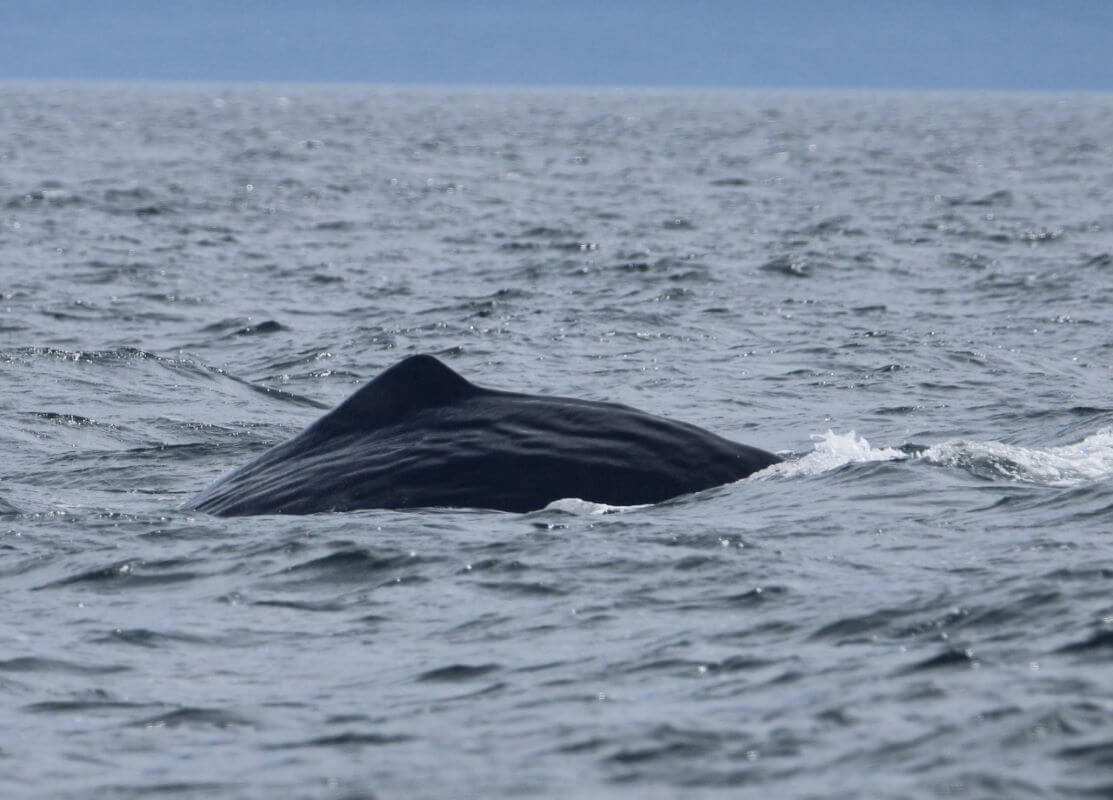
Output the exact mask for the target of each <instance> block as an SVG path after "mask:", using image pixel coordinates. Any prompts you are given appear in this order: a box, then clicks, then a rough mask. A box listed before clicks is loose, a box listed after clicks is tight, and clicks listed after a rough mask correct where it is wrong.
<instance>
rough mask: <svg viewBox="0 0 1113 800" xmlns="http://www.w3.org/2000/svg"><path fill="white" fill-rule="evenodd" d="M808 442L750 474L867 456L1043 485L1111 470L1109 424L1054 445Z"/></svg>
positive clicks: (794, 472)
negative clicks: (801, 450) (805, 449)
mask: <svg viewBox="0 0 1113 800" xmlns="http://www.w3.org/2000/svg"><path fill="white" fill-rule="evenodd" d="M812 440H813V441H814V448H813V450H812V451H811V452H810V453H806V454H805V455H803V456H801V457H799V458H795V459H792V458H789V459H786V460H785V461H783V462H781V463H780V464H774V465H773V466H771V467H768V468H767V469H764V470H762V471H761V472H759V473H756V474H754V475H752V476H750V479H751V480H767V479H770V478H797V477H807V476H811V475H819V474H821V473H824V472H830V471H831V470H835V469H838V468H840V467H843V466H845V465H847V464H853V463H864V462H870V461H924V462H927V463H929V464H934V465H937V466H942V467H957V468H959V469H962V470H965V471H967V472H970V473H971V474H974V475H977V476H980V477H984V478H991V479H992V478H1006V479H1008V480H1013V481H1020V482H1023V483H1035V484H1042V485H1045V486H1075V485H1077V484H1080V483H1087V482H1090V481H1097V480H1101V479H1103V478H1107V477H1110V476H1113V428H1103V429H1102V430H1099V431H1097V432H1095V433H1093V434H1091V435H1089V436H1087V437H1086V438H1084V439H1082V440H1081V441H1080V442H1077V443H1075V444H1067V445H1061V446H1059V447H1047V448H1040V447H1022V446H1020V445H1012V444H1005V443H1004V442H971V441H965V440H962V439H956V440H951V441H946V442H942V443H940V444H935V445H931V446H926V447H924V446H919V445H911V444H909V445H903V446H902V447H899V448H894V447H873V446H872V445H871V444H870V443H869V441H868V440H866V439H865V438H864V437H862V436H858V435H857V433H856V432H854V431H849V432H847V433H835V432H834V431H831V430H828V431H827V432H826V433H824V434H813V435H812Z"/></svg>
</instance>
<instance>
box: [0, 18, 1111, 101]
mask: <svg viewBox="0 0 1113 800" xmlns="http://www.w3.org/2000/svg"><path fill="white" fill-rule="evenodd" d="M0 78H84V79H97V78H110V79H138V80H167V79H172V80H202V81H208V80H232V81H258V80H266V81H356V82H372V83H436V84H444V83H466V84H537V85H554V84H555V85H590V86H595V85H619V86H743V87H746V86H755V87H878V88H1001V89H1098V90H1107V91H1108V90H1113V0H1058V2H1056V1H1055V0H964V1H959V0H933V1H932V0H924V1H923V2H920V1H918V0H917V1H915V2H913V0H827V1H826V2H825V1H824V0H750V1H747V0H735V2H729V1H728V0H672V1H671V2H665V1H664V0H560V1H559V2H558V0H408V2H407V1H406V0H364V1H363V2H358V1H357V0H84V2H83V1H82V0H21V1H18V0H0Z"/></svg>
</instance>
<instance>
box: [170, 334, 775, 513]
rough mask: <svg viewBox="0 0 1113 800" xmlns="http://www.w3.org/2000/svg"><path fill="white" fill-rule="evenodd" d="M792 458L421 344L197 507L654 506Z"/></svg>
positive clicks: (222, 482)
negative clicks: (533, 389) (545, 386)
mask: <svg viewBox="0 0 1113 800" xmlns="http://www.w3.org/2000/svg"><path fill="white" fill-rule="evenodd" d="M780 460H781V459H780V458H779V457H778V456H776V455H774V454H773V453H768V452H766V451H764V450H760V449H758V448H756V447H749V446H747V445H743V444H738V443H736V442H732V441H730V440H728V439H724V438H722V437H720V436H717V435H715V434H713V433H710V432H708V431H705V430H702V429H701V428H698V427H696V426H695V425H690V424H687V423H684V422H677V421H674V420H670V419H666V418H664V417H659V416H654V415H653V414H649V413H646V412H644V411H639V410H638V409H635V408H631V407H629V406H625V405H619V404H616V403H607V402H599V401H595V400H582V399H577V398H571V397H554V396H547V395H532V394H518V393H515V392H508V391H501V390H497V389H487V388H483V387H480V386H476V385H475V384H473V383H471V382H470V381H468V380H467V379H465V378H464V377H463V376H461V375H459V374H457V373H456V372H455V371H453V370H452V369H451V368H450V367H448V366H447V365H445V364H444V363H442V362H441V361H439V360H438V359H437V358H435V357H434V356H431V355H414V356H410V357H408V358H406V359H404V360H402V361H400V362H398V363H397V364H395V365H393V366H391V367H389V368H388V369H386V370H385V371H384V372H382V373H381V374H380V375H379V376H378V377H376V378H375V379H374V380H372V381H371V382H369V383H367V384H366V385H364V386H363V387H362V388H360V389H359V390H358V391H356V392H355V394H353V395H351V396H350V397H349V398H348V399H347V400H345V401H344V402H342V403H341V404H340V405H339V406H337V407H336V408H335V409H333V410H332V411H330V412H329V413H328V414H326V415H325V416H323V417H321V418H320V419H318V420H317V421H316V422H314V423H312V424H311V425H310V426H309V427H308V428H306V429H305V430H304V431H302V432H301V433H299V434H298V435H297V436H294V437H293V438H292V439H289V440H288V441H285V442H282V443H280V444H278V445H275V446H274V447H272V448H271V449H269V450H267V451H265V452H264V453H262V454H261V455H260V456H259V457H258V458H256V459H255V460H254V461H252V462H250V463H248V464H246V465H244V466H242V467H240V468H239V469H237V470H235V471H234V472H232V473H230V474H228V475H226V476H225V477H223V478H221V479H219V480H218V481H217V482H216V483H214V484H213V485H212V486H210V487H209V488H207V489H205V490H204V491H202V492H201V493H200V494H198V495H196V496H195V497H193V498H192V499H191V500H189V501H187V502H186V503H185V504H184V506H183V508H184V509H186V510H193V511H199V512H203V513H208V514H213V515H217V516H245V515H259V514H313V513H318V512H337V511H355V510H360V509H421V508H463V509H490V510H494V511H508V512H516V513H525V512H530V511H537V510H539V509H543V508H545V507H546V506H548V505H549V504H551V503H552V502H554V501H556V500H561V499H567V498H575V499H579V500H584V501H588V502H592V503H600V504H605V505H609V506H641V505H648V504H652V503H659V502H662V501H664V500H668V499H671V498H674V497H679V496H681V495H686V494H691V493H693V492H699V491H702V490H704V489H709V488H711V487H714V486H720V485H722V484H726V483H732V482H734V481H737V480H740V479H742V478H745V477H747V476H749V475H751V474H753V473H754V472H757V471H758V470H761V469H764V468H766V467H768V466H770V465H772V464H775V463H777V462H779V461H780Z"/></svg>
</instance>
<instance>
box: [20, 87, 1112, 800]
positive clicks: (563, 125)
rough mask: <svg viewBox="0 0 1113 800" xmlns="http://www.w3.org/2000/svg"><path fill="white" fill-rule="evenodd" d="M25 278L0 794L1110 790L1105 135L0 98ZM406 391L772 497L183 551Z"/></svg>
mask: <svg viewBox="0 0 1113 800" xmlns="http://www.w3.org/2000/svg"><path fill="white" fill-rule="evenodd" d="M0 254H2V256H0V257H2V262H0V269H2V276H3V277H2V283H0V312H2V316H0V355H2V358H0V380H2V386H3V391H2V392H0V404H2V416H3V419H4V425H3V426H2V428H0V437H2V453H3V463H2V467H0V470H2V475H3V479H2V481H0V532H2V539H0V598H2V603H3V609H4V613H3V616H2V621H0V794H2V795H3V796H4V797H26V798H102V797H123V798H127V797H160V798H161V797H180V798H193V797H197V798H202V797H204V798H209V797H237V798H239V797H244V798H270V797H288V798H357V797H360V798H367V797H377V798H445V797H452V798H457V797H458V798H480V797H524V796H537V797H553V798H565V797H608V798H610V797H614V798H618V797H632V798H633V797H637V798H641V797H727V796H730V797H734V796H760V797H801V798H803V797H808V798H842V797H847V798H849V797H885V798H899V797H934V796H957V797H964V798H970V797H1008V798H1027V797H1096V796H1109V795H1110V794H1111V793H1113V672H1111V670H1110V666H1111V661H1113V599H1111V592H1110V590H1111V589H1113V541H1111V539H1110V527H1111V525H1113V401H1111V400H1110V396H1109V395H1110V392H1109V387H1110V379H1111V368H1113V334H1111V332H1110V322H1111V321H1113V97H1109V96H1101V95H1054V94H1043V95H1031V96H1024V95H992V94H988V95H987V94H870V93H857V94H852V93H841V94H835V93H773V92H766V93H727V92H721V93H699V92H673V93H657V92H642V91H639V92H634V91H594V92H587V91H494V90H491V91H480V90H475V91H466V90H422V89H404V90H403V89H389V88H370V87H336V88H323V87H311V86H297V87H293V86H246V87H238V86H216V85H212V86H155V85H150V86H145V85H36V84H8V85H4V86H0ZM420 352H427V353H434V354H436V355H438V356H439V357H440V358H442V359H443V360H444V361H445V362H446V363H448V364H449V365H450V366H451V367H452V368H453V369H455V370H457V371H458V372H460V373H461V374H463V375H465V376H466V377H467V378H469V379H471V380H472V381H474V382H476V383H479V384H481V385H486V386H491V387H496V388H504V389H511V390H515V391H524V392H536V393H551V394H561V395H572V396H577V397H585V398H590V399H599V400H611V401H617V402H623V403H627V404H630V405H633V406H636V407H638V408H642V409H645V410H647V411H650V412H653V413H656V414H661V415H665V416H669V417H674V418H678V419H682V420H685V421H688V422H692V423H695V424H697V425H700V426H702V427H705V428H708V429H710V430H713V431H715V432H717V433H719V434H722V435H725V436H728V437H730V438H733V439H736V440H738V441H741V442H745V443H747V444H751V445H756V446H758V447H762V448H766V449H770V450H774V451H778V452H780V453H782V454H783V455H785V456H786V457H787V458H788V461H787V463H785V464H783V465H779V466H777V467H774V468H772V469H771V470H769V471H767V472H766V473H762V474H759V475H757V476H754V477H752V478H750V479H747V480H744V481H741V482H739V483H737V484H734V485H731V486H725V487H721V488H719V489H715V490H711V491H708V492H704V493H701V494H699V495H695V496H689V497H684V498H679V499H677V500H674V501H672V502H668V503H664V504H661V505H658V506H654V507H648V508H639V509H610V508H605V507H601V506H592V505H591V504H585V503H573V502H569V503H558V504H557V506H556V507H554V508H550V509H547V510H545V511H541V512H537V513H533V514H527V515H516V514H503V513H496V512H483V511H472V510H439V511H419V512H388V511H365V512H357V513H345V514H322V515H315V516H309V517H257V518H238V519H217V518H213V517H208V516H205V515H203V514H195V513H187V512H183V511H180V510H179V506H180V504H181V503H182V502H183V501H185V500H186V499H187V498H189V497H190V496H191V495H192V494H193V493H195V492H197V491H199V490H201V489H202V488H204V487H205V486H206V485H207V484H208V483H210V482H211V481H213V480H215V479H216V478H217V477H219V476H220V475H222V474H224V473H225V472H227V471H229V470H231V469H233V468H234V467H236V466H238V465H240V464H242V463H244V462H245V461H247V460H249V459H250V458H252V457H253V456H255V455H256V454H258V453H260V452H262V451H263V450H264V449H266V448H267V447H268V446H270V445H272V444H273V443H276V442H278V441H281V440H283V439H284V438H287V437H289V436H291V435H293V434H295V433H296V432H297V431H299V430H300V429H301V428H302V427H304V426H305V425H307V424H308V423H310V422H311V421H312V420H314V419H315V418H317V417H318V416H320V415H321V414H322V413H324V410H325V409H327V408H329V407H331V406H333V405H335V404H336V403H338V402H340V401H341V400H342V399H343V398H345V397H346V396H347V395H348V394H350V393H351V392H353V391H354V390H355V389H356V388H357V387H358V386H360V385H361V384H362V383H363V382H365V381H367V380H369V379H370V378H372V377H374V376H375V375H376V374H378V372H379V371H381V370H382V369H384V368H386V367H388V366H390V365H391V364H393V363H395V362H396V361H398V360H399V359H401V358H402V357H404V356H406V355H410V354H414V353H420ZM603 512H606V513H603Z"/></svg>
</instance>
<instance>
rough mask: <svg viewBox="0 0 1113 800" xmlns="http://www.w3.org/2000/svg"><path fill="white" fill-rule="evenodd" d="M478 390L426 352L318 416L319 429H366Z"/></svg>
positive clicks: (440, 404)
mask: <svg viewBox="0 0 1113 800" xmlns="http://www.w3.org/2000/svg"><path fill="white" fill-rule="evenodd" d="M481 391H482V390H481V389H480V388H479V387H477V386H475V385H474V384H472V383H470V382H469V381H468V380H467V379H466V378H464V377H462V376H460V375H458V374H457V373H455V372H453V371H452V369H450V368H449V367H447V366H445V365H444V364H443V363H441V362H440V361H438V360H437V359H436V358H434V357H433V356H430V355H425V354H422V355H416V356H410V357H409V358H406V359H403V360H402V361H399V362H398V363H397V364H395V365H394V366H393V367H390V368H389V369H387V370H386V371H384V372H383V373H382V374H380V375H379V376H378V377H377V378H375V380H373V381H371V382H370V383H368V384H367V385H366V386H364V387H363V388H362V389H360V390H359V391H358V392H356V393H355V394H353V395H352V396H351V397H349V398H348V399H347V400H345V401H344V402H343V403H341V404H340V405H339V406H337V407H336V408H335V409H333V411H332V412H331V413H329V414H328V415H326V416H324V417H322V418H321V420H320V421H319V423H318V425H319V426H320V427H321V428H322V429H326V430H330V431H337V430H367V429H370V428H379V427H383V426H386V425H392V424H394V423H397V422H399V421H401V420H403V419H405V417H407V416H408V415H410V414H412V413H413V412H415V411H418V410H421V409H424V408H432V407H435V406H443V405H449V404H451V403H455V402H458V401H460V400H462V399H464V398H466V397H470V396H472V395H474V394H478V393H479V392H481Z"/></svg>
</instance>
